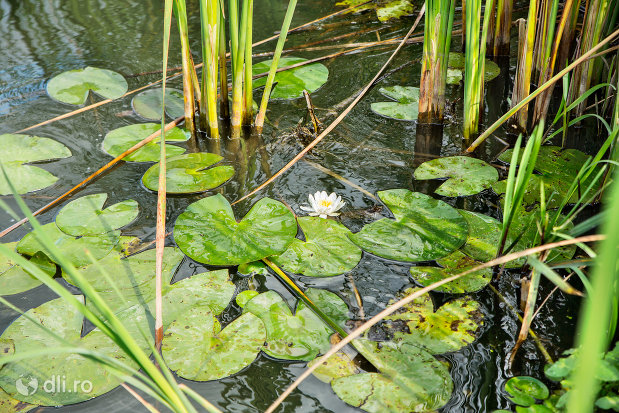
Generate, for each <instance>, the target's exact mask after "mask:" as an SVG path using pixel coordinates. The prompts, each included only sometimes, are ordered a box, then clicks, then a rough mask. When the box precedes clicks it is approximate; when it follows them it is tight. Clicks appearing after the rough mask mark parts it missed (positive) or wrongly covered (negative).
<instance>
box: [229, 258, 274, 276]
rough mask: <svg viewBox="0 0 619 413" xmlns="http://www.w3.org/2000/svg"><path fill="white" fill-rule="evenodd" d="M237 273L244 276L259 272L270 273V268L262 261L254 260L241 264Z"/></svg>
mask: <svg viewBox="0 0 619 413" xmlns="http://www.w3.org/2000/svg"><path fill="white" fill-rule="evenodd" d="M236 273H237V274H239V275H242V276H244V277H251V276H254V275H257V274H262V275H269V269H268V268H267V266H266V265H265V264H264V262H262V261H252V262H247V263H245V264H241V265H239V268H237V270H236Z"/></svg>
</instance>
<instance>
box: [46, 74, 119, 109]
mask: <svg viewBox="0 0 619 413" xmlns="http://www.w3.org/2000/svg"><path fill="white" fill-rule="evenodd" d="M91 90H92V91H93V93H96V94H97V95H99V96H101V97H104V98H107V99H118V98H119V97H121V96H122V95H124V94H125V93H126V92H127V81H126V80H125V78H124V77H122V75H121V74H119V73H116V72H114V71H112V70H108V69H99V68H97V67H91V66H88V67H86V68H84V69H76V70H69V71H66V72H63V73H61V74H59V75H56V76H54V77H53V78H52V79H51V80H50V81H49V83H48V84H47V93H48V94H49V95H50V96H51V97H52V98H53V99H55V100H57V101H59V102H63V103H69V104H71V105H83V104H84V103H86V98H88V92H89V91H91Z"/></svg>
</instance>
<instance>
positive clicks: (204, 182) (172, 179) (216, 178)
mask: <svg viewBox="0 0 619 413" xmlns="http://www.w3.org/2000/svg"><path fill="white" fill-rule="evenodd" d="M222 159H223V158H222V157H221V156H219V155H215V154H214V153H206V152H199V153H188V154H185V155H178V156H174V157H172V158H169V159H168V160H167V162H166V193H169V194H190V193H194V192H204V191H208V190H209V189H213V188H217V187H218V186H220V185H222V184H223V183H224V182H226V181H228V180H229V179H230V178H232V177H233V176H234V168H233V167H232V166H229V165H220V166H215V167H213V168H209V167H210V166H213V165H215V164H217V163H218V162H221V160H222ZM142 183H143V184H144V186H145V187H147V188H148V189H150V190H151V191H157V190H158V189H159V163H156V164H155V165H153V166H151V167H150V168H148V170H147V171H146V173H144V176H143V177H142Z"/></svg>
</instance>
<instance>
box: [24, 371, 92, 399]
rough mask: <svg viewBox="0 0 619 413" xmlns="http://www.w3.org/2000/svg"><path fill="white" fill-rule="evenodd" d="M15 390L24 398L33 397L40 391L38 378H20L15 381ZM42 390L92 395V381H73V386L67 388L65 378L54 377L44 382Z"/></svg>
mask: <svg viewBox="0 0 619 413" xmlns="http://www.w3.org/2000/svg"><path fill="white" fill-rule="evenodd" d="M15 388H16V389H17V391H18V392H19V393H20V394H22V395H24V396H31V395H33V394H34V393H36V391H37V390H38V389H39V381H38V380H37V378H36V377H32V376H28V377H20V378H19V379H17V381H15ZM41 389H42V390H43V391H44V392H45V393H78V392H82V393H90V392H91V391H92V383H91V382H90V380H73V386H70V385H69V386H67V380H66V378H65V376H60V375H53V376H52V377H50V378H49V379H48V380H45V381H44V382H43V386H41Z"/></svg>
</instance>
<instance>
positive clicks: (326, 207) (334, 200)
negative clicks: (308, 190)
mask: <svg viewBox="0 0 619 413" xmlns="http://www.w3.org/2000/svg"><path fill="white" fill-rule="evenodd" d="M308 198H309V203H310V206H309V207H306V206H301V207H300V208H301V209H302V210H303V211H307V212H309V214H310V215H311V216H313V217H316V216H319V217H320V218H327V217H328V216H329V217H336V216H338V215H340V213H339V212H337V211H339V210H340V209H341V208H342V207H343V206H344V205H345V204H346V202H344V201H342V197H341V196H337V195H336V194H335V192H332V193H331V195H327V192H326V191H322V192H320V191H318V192H316V193H315V194H314V195H313V196H312V194H309V197H308Z"/></svg>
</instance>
